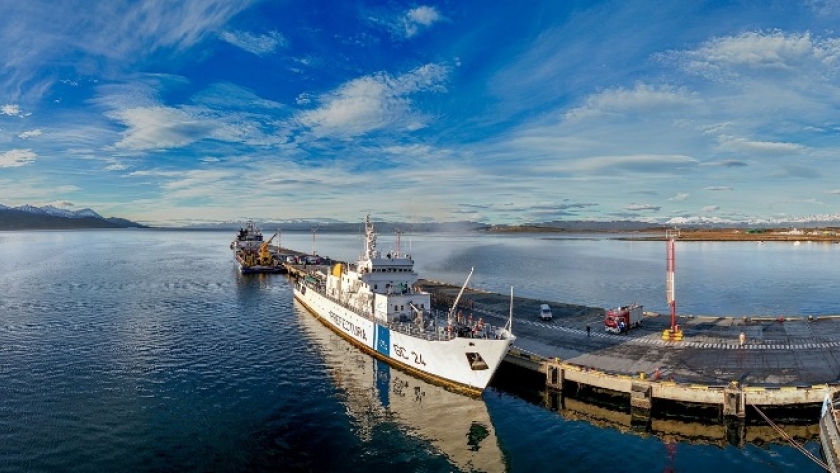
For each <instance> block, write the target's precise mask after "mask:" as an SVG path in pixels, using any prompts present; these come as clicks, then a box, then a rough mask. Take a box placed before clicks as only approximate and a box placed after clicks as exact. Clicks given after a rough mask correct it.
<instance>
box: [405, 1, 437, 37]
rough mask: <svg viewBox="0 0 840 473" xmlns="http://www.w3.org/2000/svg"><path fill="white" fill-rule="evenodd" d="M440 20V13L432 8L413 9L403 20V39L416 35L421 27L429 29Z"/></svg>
mask: <svg viewBox="0 0 840 473" xmlns="http://www.w3.org/2000/svg"><path fill="white" fill-rule="evenodd" d="M440 19H441V15H440V13H438V11H437V10H436V9H435V8H434V7H427V6H421V7H417V8H413V9H411V10H409V11H408V13H406V15H405V18H404V20H403V21H404V23H403V24H404V26H405V37H406V38H411V37H412V36H414V35H416V34H417V33H418V32H419V31H420V28H421V27H429V26H431V25H432V24H434V23H435V22H437V21H439V20H440Z"/></svg>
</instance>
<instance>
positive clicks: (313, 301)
mask: <svg viewBox="0 0 840 473" xmlns="http://www.w3.org/2000/svg"><path fill="white" fill-rule="evenodd" d="M294 297H295V299H297V300H298V301H299V302H300V303H301V304H303V306H304V307H305V308H306V309H307V310H308V311H309V312H310V313H312V314H313V315H314V316H315V317H317V318H318V319H319V320H320V321H321V323H323V324H324V325H326V326H327V327H329V328H331V329H332V330H333V331H334V332H336V333H338V334H339V335H341V336H342V337H344V338H345V339H347V340H348V341H350V342H351V343H353V344H354V345H356V346H357V347H359V348H360V349H362V350H363V351H365V352H366V353H368V354H370V355H373V356H375V357H376V358H379V359H381V360H383V361H385V362H387V363H388V364H390V365H392V366H395V367H397V368H399V369H402V370H404V371H407V372H409V373H411V374H413V375H415V376H418V377H421V378H423V379H426V380H429V381H431V382H434V383H436V384H439V385H443V386H447V387H449V388H451V389H454V390H456V391H460V392H463V393H466V394H471V395H480V394H481V392H482V391H483V390H484V389H485V388H486V387H487V385H488V384H489V383H490V380H491V379H492V377H493V374H494V373H495V371H496V369H497V368H498V366H499V365H500V364H501V362H502V359H504V356H505V355H506V354H507V351H508V347H509V346H510V340H496V339H485V338H469V337H455V338H452V339H449V340H447V339H446V337H443V338H441V339H431V340H429V339H426V338H418V337H416V336H412V335H408V334H406V333H402V332H401V331H399V330H394V329H392V328H390V327H388V326H386V325H383V324H380V323H377V322H374V321H373V320H371V319H370V318H368V317H365V316H362V315H360V314H358V313H356V312H355V311H354V310H352V309H349V308H348V307H345V306H343V305H341V304H339V303H337V302H335V301H334V300H332V299H330V298H328V297H326V296H324V295H323V294H322V293H320V292H319V291H317V290H314V289H312V288H310V287H306V286H301V285H296V286H295V289H294ZM476 355H478V356H476ZM476 359H478V360H480V362H479V363H476V361H475V360H476ZM476 367H477V368H476Z"/></svg>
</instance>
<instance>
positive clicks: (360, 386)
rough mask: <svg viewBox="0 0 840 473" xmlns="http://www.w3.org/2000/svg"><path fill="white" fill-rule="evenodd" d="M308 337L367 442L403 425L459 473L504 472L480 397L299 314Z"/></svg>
mask: <svg viewBox="0 0 840 473" xmlns="http://www.w3.org/2000/svg"><path fill="white" fill-rule="evenodd" d="M296 312H297V314H298V318H299V319H300V323H301V326H302V328H303V330H304V333H305V335H306V338H307V339H308V340H309V341H310V342H312V343H313V345H314V346H316V347H317V348H318V353H319V354H320V355H321V356H323V358H324V362H325V363H326V365H327V367H328V368H329V369H328V370H327V372H328V373H329V374H330V376H331V378H332V380H333V382H334V383H335V385H336V387H337V388H338V389H339V390H340V391H339V396H340V400H341V402H342V404H344V406H345V407H346V410H347V413H348V414H349V415H350V416H352V417H353V420H354V422H355V425H356V427H357V428H355V429H354V433H356V435H358V436H359V438H360V440H361V441H363V442H371V441H373V440H374V438H375V436H374V432H375V431H376V429H377V427H379V426H382V425H386V424H395V425H398V426H400V427H401V428H400V431H401V432H404V433H405V435H407V436H410V437H414V438H418V439H422V440H424V441H427V442H428V443H429V445H430V446H431V447H432V448H433V449H434V450H435V451H436V452H440V453H441V454H442V455H444V456H446V458H447V459H448V460H449V461H450V462H451V463H452V465H453V467H454V470H456V471H481V472H486V473H493V472H499V473H503V472H504V471H506V469H507V467H506V459H505V456H504V453H503V452H502V449H501V447H500V445H499V439H498V438H497V437H496V432H495V427H494V426H493V421H492V419H491V418H490V413H489V412H488V410H487V405H486V404H485V403H484V401H483V400H482V399H480V398H476V397H470V396H462V395H460V394H457V393H454V392H450V391H448V390H447V389H444V388H443V387H440V386H437V385H434V384H430V383H427V382H425V381H423V380H421V379H419V378H416V377H413V376H409V375H406V374H404V373H402V372H401V371H399V370H397V369H394V368H391V367H390V366H388V364H387V363H384V362H382V361H380V360H377V359H374V358H372V357H370V356H368V355H366V354H364V353H362V352H361V351H359V350H357V349H356V348H355V347H353V346H352V345H351V344H349V343H347V342H346V341H345V340H343V339H342V338H341V337H339V336H338V335H337V334H335V333H333V332H332V331H330V330H329V329H328V328H327V327H324V326H323V325H322V324H320V323H318V321H317V320H315V318H314V317H311V316H309V315H308V314H306V313H304V310H300V311H296Z"/></svg>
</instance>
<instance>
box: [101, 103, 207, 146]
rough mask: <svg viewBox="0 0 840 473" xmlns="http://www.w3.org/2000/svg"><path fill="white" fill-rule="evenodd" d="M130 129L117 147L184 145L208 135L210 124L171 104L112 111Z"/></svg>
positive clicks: (124, 133)
mask: <svg viewBox="0 0 840 473" xmlns="http://www.w3.org/2000/svg"><path fill="white" fill-rule="evenodd" d="M112 116H113V117H114V118H116V119H118V120H120V121H122V122H123V123H124V124H125V125H126V126H127V127H128V129H127V130H126V131H124V132H123V138H122V139H121V140H120V141H119V142H117V143H116V147H117V148H128V149H135V150H143V149H164V148H177V147H181V146H185V145H187V144H189V143H192V142H194V141H198V140H200V139H202V138H204V137H206V136H207V135H209V133H210V130H211V127H210V126H209V125H208V124H207V123H206V122H202V121H200V120H198V119H197V118H195V117H193V116H191V115H190V114H188V113H186V112H184V111H182V110H179V109H175V108H169V107H138V108H129V109H124V110H120V111H117V112H113V113H112Z"/></svg>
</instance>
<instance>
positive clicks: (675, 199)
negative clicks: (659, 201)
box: [668, 192, 688, 202]
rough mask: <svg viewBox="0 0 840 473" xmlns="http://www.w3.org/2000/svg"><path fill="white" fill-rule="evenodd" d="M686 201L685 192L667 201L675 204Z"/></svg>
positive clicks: (686, 195)
mask: <svg viewBox="0 0 840 473" xmlns="http://www.w3.org/2000/svg"><path fill="white" fill-rule="evenodd" d="M686 199H688V194H686V193H685V192H680V193H678V194H677V195H675V196H674V197H671V198H670V199H668V200H671V201H675V202H681V201H683V200H686Z"/></svg>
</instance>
